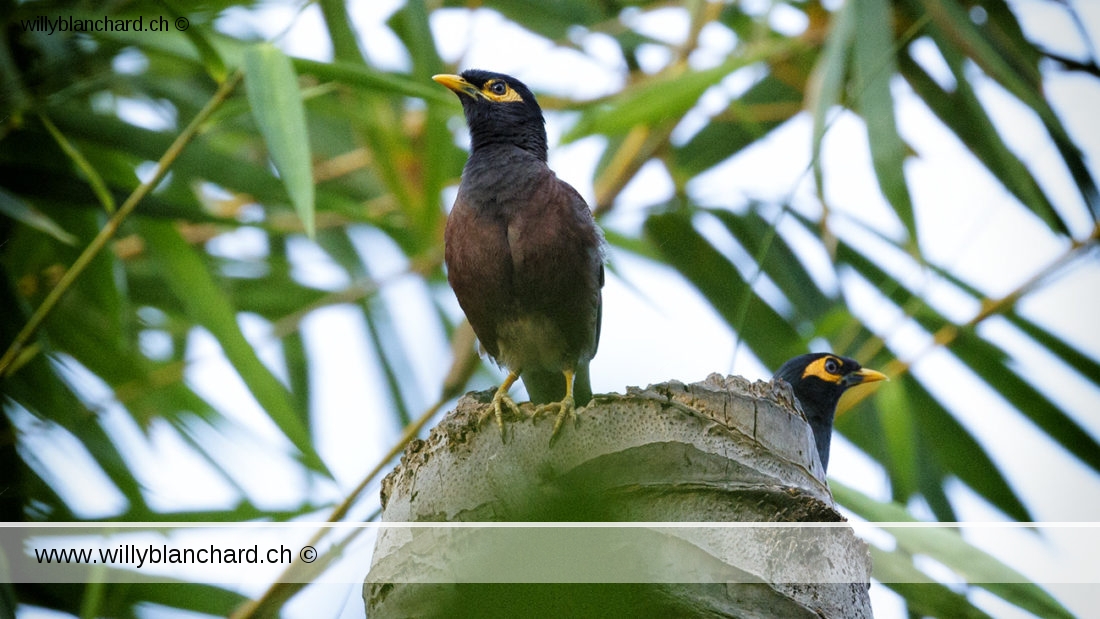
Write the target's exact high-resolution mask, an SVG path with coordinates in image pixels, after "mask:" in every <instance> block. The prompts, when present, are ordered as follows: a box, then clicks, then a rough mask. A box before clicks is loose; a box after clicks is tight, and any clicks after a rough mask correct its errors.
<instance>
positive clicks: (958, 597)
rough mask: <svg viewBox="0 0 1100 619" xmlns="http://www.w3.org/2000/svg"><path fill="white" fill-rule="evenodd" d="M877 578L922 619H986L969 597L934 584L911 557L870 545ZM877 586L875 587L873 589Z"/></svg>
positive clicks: (986, 616)
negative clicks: (935, 618) (899, 596)
mask: <svg viewBox="0 0 1100 619" xmlns="http://www.w3.org/2000/svg"><path fill="white" fill-rule="evenodd" d="M870 551H871V565H873V566H874V568H873V571H874V576H873V577H874V578H875V579H876V580H878V581H879V582H881V583H882V584H884V585H886V586H887V587H889V588H890V589H893V590H894V591H895V592H897V593H898V595H901V596H902V597H903V598H904V599H905V603H906V606H907V607H908V609H907V610H908V611H909V612H910V613H915V614H917V615H919V616H921V617H949V618H951V619H956V618H958V619H963V618H967V619H986V618H988V617H989V615H987V614H986V613H984V612H982V611H981V610H979V609H978V608H977V607H975V606H974V605H973V604H971V603H970V600H968V599H967V598H966V596H965V595H963V594H961V593H956V592H954V591H952V590H951V589H949V588H947V587H946V586H944V585H941V584H940V583H938V582H936V581H935V580H932V579H931V578H930V577H929V576H928V575H927V574H925V573H924V572H922V571H920V570H919V569H917V568H916V567H915V566H914V565H913V559H912V558H911V557H908V556H905V555H903V554H902V553H901V552H898V551H893V552H890V551H887V550H883V549H881V548H879V547H878V546H875V545H874V544H870ZM871 586H874V585H871Z"/></svg>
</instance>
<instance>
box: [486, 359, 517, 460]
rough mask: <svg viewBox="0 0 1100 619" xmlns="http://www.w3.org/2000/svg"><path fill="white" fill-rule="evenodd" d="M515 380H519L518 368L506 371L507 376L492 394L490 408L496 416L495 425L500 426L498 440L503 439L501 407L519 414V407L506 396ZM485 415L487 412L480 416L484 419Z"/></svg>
mask: <svg viewBox="0 0 1100 619" xmlns="http://www.w3.org/2000/svg"><path fill="white" fill-rule="evenodd" d="M517 380H519V371H518V370H510V371H509V372H508V378H505V379H504V382H503V383H501V384H500V388H498V389H497V392H496V393H494V394H493V408H492V409H491V411H492V414H493V415H495V416H496V419H497V427H498V428H500V440H501V442H503V441H504V411H503V408H504V407H508V410H509V411H511V412H512V413H515V415H516V416H519V414H520V412H519V407H518V406H516V403H515V402H513V401H512V398H510V397H509V396H508V390H509V389H511V388H512V385H514V384H515V382H516V381H517ZM487 416H489V413H488V412H486V414H485V415H484V416H483V417H482V420H484V418H485V417H487ZM479 425H480V424H479Z"/></svg>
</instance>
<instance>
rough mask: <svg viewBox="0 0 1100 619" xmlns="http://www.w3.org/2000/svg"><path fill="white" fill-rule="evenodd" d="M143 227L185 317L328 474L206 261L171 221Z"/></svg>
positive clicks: (310, 462)
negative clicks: (208, 335) (199, 327)
mask: <svg viewBox="0 0 1100 619" xmlns="http://www.w3.org/2000/svg"><path fill="white" fill-rule="evenodd" d="M140 227H141V235H142V237H143V238H144V239H145V240H146V245H147V247H148V249H149V254H150V257H151V258H152V259H153V260H155V261H156V262H157V263H158V264H159V265H160V269H161V272H162V273H163V274H164V277H165V279H166V281H167V282H168V285H169V287H170V288H171V289H172V291H173V293H174V294H175V296H176V297H177V298H178V299H179V300H180V302H181V303H182V304H183V307H184V309H185V311H186V312H187V315H188V316H189V317H190V318H192V319H193V320H194V321H195V322H196V323H197V324H199V325H202V326H203V327H205V328H206V329H208V330H209V331H210V333H211V334H212V335H213V336H214V337H215V338H216V339H217V340H218V342H219V343H220V344H221V346H222V351H223V352H225V356H226V357H227V358H228V359H229V362H230V363H231V364H232V365H233V367H234V368H235V369H236V370H237V372H238V373H239V374H240V375H241V379H242V380H244V383H245V384H246V385H247V386H248V388H249V390H250V391H251V392H252V395H253V396H254V397H255V398H256V401H257V402H259V404H260V406H261V407H263V409H264V411H265V412H266V413H267V414H268V415H269V416H270V417H271V420H272V421H273V422H274V423H275V425H276V426H278V428H279V429H280V430H282V432H283V434H284V435H285V436H286V437H287V439H289V440H290V442H291V443H292V444H293V445H294V446H295V447H296V448H297V449H298V452H299V453H300V454H301V459H302V463H303V464H305V465H307V466H309V467H310V468H312V469H314V470H315V471H318V472H321V473H326V474H327V471H326V469H325V466H324V464H323V463H322V462H321V459H320V457H319V456H318V455H317V453H316V452H315V451H314V449H313V443H312V441H311V440H310V436H309V433H308V432H307V431H306V429H305V426H304V424H303V421H302V415H301V414H300V413H299V411H297V410H296V409H295V408H294V404H293V401H292V399H291V397H290V393H289V392H288V391H287V389H286V387H285V386H283V384H282V383H280V382H279V380H278V379H277V378H276V377H275V375H274V374H272V373H271V371H270V370H268V369H267V367H266V366H264V364H263V362H261V361H260V358H259V357H258V356H257V355H256V351H255V349H254V348H253V347H252V345H251V344H250V343H249V342H248V340H246V339H245V337H244V334H242V333H241V330H240V327H238V326H237V317H236V313H235V311H234V308H233V307H232V306H231V305H230V303H229V301H228V299H226V297H225V294H224V293H223V292H222V291H221V289H219V288H218V286H217V284H216V283H215V282H214V280H213V279H212V278H211V277H210V273H209V271H208V269H207V268H206V265H204V264H203V262H202V260H201V259H200V258H199V256H198V255H197V254H196V253H195V251H194V250H193V249H192V248H191V247H190V246H189V245H187V243H186V242H184V240H183V239H182V238H181V237H180V235H179V232H177V231H176V229H175V228H174V227H173V226H172V224H170V223H167V222H158V221H144V222H142V223H141V226H140Z"/></svg>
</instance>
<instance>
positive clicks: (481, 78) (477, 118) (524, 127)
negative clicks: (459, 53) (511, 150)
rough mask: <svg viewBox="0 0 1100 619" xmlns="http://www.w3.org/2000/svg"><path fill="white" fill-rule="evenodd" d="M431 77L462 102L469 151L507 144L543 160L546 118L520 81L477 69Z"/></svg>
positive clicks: (544, 157) (544, 155) (544, 158)
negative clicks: (468, 132)
mask: <svg viewBox="0 0 1100 619" xmlns="http://www.w3.org/2000/svg"><path fill="white" fill-rule="evenodd" d="M432 79H433V80H435V81H437V82H439V83H440V84H442V85H444V86H446V87H447V88H449V89H451V90H452V91H454V93H455V94H456V95H458V100H459V101H461V102H462V111H463V112H464V113H465V114H466V124H467V125H469V127H470V142H471V150H472V151H473V152H477V150H478V149H479V148H481V147H483V146H488V145H490V144H509V145H513V146H518V147H520V148H522V149H524V150H526V151H529V152H531V153H533V154H535V155H536V156H538V157H539V159H541V160H542V161H546V121H545V119H543V117H542V108H540V107H539V104H538V101H536V100H535V95H533V94H531V91H530V90H529V89H528V88H527V86H525V85H524V84H523V82H521V81H519V80H517V79H516V78H514V77H512V76H510V75H504V74H503V73H492V72H489V71H480V70H477V69H469V70H467V71H463V72H462V73H461V74H459V75H435V76H433V77H432Z"/></svg>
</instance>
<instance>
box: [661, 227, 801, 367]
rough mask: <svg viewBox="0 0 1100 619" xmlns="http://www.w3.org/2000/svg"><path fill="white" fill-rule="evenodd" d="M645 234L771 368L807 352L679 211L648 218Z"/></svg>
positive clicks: (729, 263) (786, 325) (792, 332)
mask: <svg viewBox="0 0 1100 619" xmlns="http://www.w3.org/2000/svg"><path fill="white" fill-rule="evenodd" d="M645 232H646V235H647V236H648V237H649V238H650V240H651V241H652V243H653V245H654V246H655V247H656V248H657V250H658V251H659V252H660V253H661V255H662V256H663V257H664V259H665V261H666V262H667V263H668V264H670V265H672V266H673V267H675V268H676V269H677V270H679V271H680V273H682V274H683V275H684V277H685V278H687V279H688V281H690V282H691V283H692V284H693V285H695V287H696V288H697V289H698V290H699V292H700V293H702V295H703V296H704V297H706V299H707V300H708V301H710V303H711V305H712V306H713V307H714V309H715V311H717V312H718V313H719V315H721V316H722V318H723V319H724V320H725V321H726V323H727V324H728V325H729V326H730V328H731V329H733V330H734V331H735V332H736V333H737V334H738V336H739V337H740V338H742V339H743V340H744V341H745V342H746V343H747V344H748V345H749V347H750V348H752V350H753V352H754V353H756V355H757V356H759V357H760V359H761V360H762V361H763V362H764V363H765V364H767V365H768V366H769V367H775V368H777V367H779V366H780V365H782V363H783V362H784V361H786V360H787V359H789V358H791V357H793V356H795V355H796V354H799V353H802V352H805V350H804V345H803V343H802V340H801V338H799V337H798V334H797V333H796V332H795V331H794V330H793V329H792V328H791V326H790V325H789V324H788V323H787V321H786V320H784V319H783V317H782V316H780V315H779V313H778V312H776V311H775V310H774V309H772V307H771V306H770V305H768V304H767V303H765V302H764V301H763V300H762V299H761V298H760V297H759V296H758V295H756V294H755V292H754V291H753V290H752V287H751V286H749V285H748V284H746V282H745V281H744V279H743V278H742V277H741V274H740V273H739V272H738V270H737V267H736V266H734V265H733V263H731V262H730V261H729V259H728V258H726V257H725V256H723V255H722V254H721V253H720V252H719V251H718V250H717V249H715V248H714V247H713V246H712V245H711V244H710V243H709V242H707V240H706V239H705V238H704V237H703V236H702V235H701V234H699V232H698V231H697V230H695V228H694V227H693V226H692V223H691V219H690V218H689V217H688V216H687V215H686V214H685V213H680V212H671V213H664V214H660V215H652V216H650V217H649V218H648V219H647V220H646V223H645Z"/></svg>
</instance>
